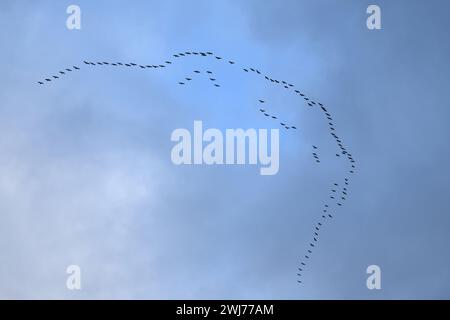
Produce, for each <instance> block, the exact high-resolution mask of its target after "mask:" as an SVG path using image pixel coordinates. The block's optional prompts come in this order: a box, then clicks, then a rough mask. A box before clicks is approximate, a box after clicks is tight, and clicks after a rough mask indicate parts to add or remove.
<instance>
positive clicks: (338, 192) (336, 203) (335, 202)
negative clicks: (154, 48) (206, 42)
mask: <svg viewBox="0 0 450 320" xmlns="http://www.w3.org/2000/svg"><path fill="white" fill-rule="evenodd" d="M188 56H199V57H206V58H212V59H214V60H215V61H217V62H218V63H220V62H222V63H223V62H225V63H226V64H228V65H230V66H233V67H237V65H236V62H235V61H233V60H228V59H224V58H222V57H220V56H217V55H215V54H214V53H212V52H209V51H207V52H196V51H186V52H180V53H177V54H174V55H173V58H174V59H175V60H181V59H182V58H186V57H188ZM175 60H174V61H175ZM83 63H84V65H86V66H111V67H115V68H120V67H125V68H138V69H163V68H166V67H169V66H170V65H172V64H173V63H174V62H173V61H169V60H166V61H165V62H164V63H162V64H136V63H134V62H128V63H124V62H105V61H97V62H92V61H83ZM240 68H241V70H242V72H244V73H246V74H254V75H255V76H258V77H261V78H262V79H264V80H265V81H267V82H269V83H271V84H273V85H275V86H281V87H282V88H284V89H286V90H291V91H292V93H294V94H295V95H297V96H298V97H300V98H301V99H302V100H303V101H304V105H305V106H308V107H312V108H316V109H317V110H319V111H321V112H322V114H323V116H324V119H325V121H326V122H327V124H328V129H329V133H330V135H331V137H332V139H333V140H334V142H335V144H336V146H337V153H336V157H345V158H346V160H347V162H348V166H349V167H348V171H347V172H346V174H345V175H344V178H343V180H342V181H338V182H334V183H333V184H332V185H331V186H330V193H329V198H327V199H326V200H325V202H324V204H323V208H322V212H321V215H320V218H318V221H317V223H316V224H315V225H314V228H313V230H312V235H311V240H310V241H309V243H308V245H307V248H306V251H305V253H304V254H303V255H302V258H301V260H300V262H299V267H298V271H297V277H298V279H297V282H298V283H300V284H301V283H302V282H303V280H302V279H303V274H304V272H305V269H306V267H307V266H308V262H309V261H310V259H311V257H312V255H313V253H314V250H315V249H316V248H317V245H318V242H319V239H320V235H321V232H322V230H323V228H324V227H325V223H326V222H327V221H328V220H330V219H332V218H333V217H334V214H335V212H336V209H337V208H338V207H342V206H343V204H344V202H345V201H346V200H347V196H348V194H349V184H350V178H349V177H350V175H352V174H354V173H355V170H356V166H355V160H354V158H353V156H352V154H351V153H350V152H349V151H348V149H347V147H346V146H345V145H344V143H343V141H342V139H341V137H340V136H339V135H338V134H337V133H336V131H337V130H336V127H335V125H334V122H333V117H332V116H331V113H330V112H329V111H328V110H327V108H326V107H325V106H324V105H323V104H322V103H320V102H317V101H314V100H313V99H311V98H310V97H308V96H307V95H306V94H305V93H303V92H302V91H300V90H299V89H296V87H295V86H294V85H293V84H291V83H289V82H286V81H284V80H279V79H276V78H274V77H271V76H270V75H268V74H264V73H262V72H261V71H260V70H258V69H256V68H254V67H244V66H242V67H240ZM80 69H81V67H79V66H75V65H74V66H72V67H71V68H66V69H63V70H61V71H59V72H58V73H57V74H55V75H52V76H49V77H47V78H45V79H43V80H41V81H38V84H39V85H44V84H45V83H46V82H52V81H56V80H58V79H60V78H61V77H63V76H67V75H68V74H69V73H71V72H73V71H78V70H80ZM199 74H204V75H205V76H206V77H208V79H209V81H210V82H211V84H212V85H213V86H214V87H216V88H220V87H221V84H219V83H218V82H217V79H216V77H215V76H214V74H213V72H212V71H210V70H206V71H203V72H202V71H200V70H194V71H193V73H192V75H190V76H186V77H185V78H184V79H183V80H181V81H178V84H179V85H181V86H184V85H186V84H187V83H189V82H191V81H193V79H194V76H195V75H199ZM257 102H258V103H259V104H260V105H264V104H265V103H266V101H265V100H263V99H258V101H257ZM259 111H260V112H261V114H263V115H264V116H265V117H266V118H267V119H271V120H276V121H278V123H279V125H280V126H282V127H283V128H284V129H286V130H290V129H293V130H297V127H296V126H293V125H290V124H287V122H286V121H281V120H280V119H279V117H278V116H275V115H273V114H272V113H269V112H268V111H267V110H266V109H265V108H260V109H259ZM311 148H312V156H313V158H314V160H315V162H316V163H317V164H319V163H321V160H320V158H319V154H318V153H319V148H318V147H317V146H316V145H312V146H311Z"/></svg>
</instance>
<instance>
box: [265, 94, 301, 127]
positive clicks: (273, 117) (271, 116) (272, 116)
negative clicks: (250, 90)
mask: <svg viewBox="0 0 450 320" xmlns="http://www.w3.org/2000/svg"><path fill="white" fill-rule="evenodd" d="M258 101H259V103H265V101H264V100H261V99H258ZM259 112H261V113H262V114H263V115H264V116H265V117H267V118H270V119H273V120H278V117H277V116H274V115H273V114H270V113H269V112H268V111H266V109H259ZM280 125H281V126H283V127H284V128H285V129H286V130H289V129H294V130H297V127H296V126H292V125H287V124H286V123H285V122H280Z"/></svg>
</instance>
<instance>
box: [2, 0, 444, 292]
mask: <svg viewBox="0 0 450 320" xmlns="http://www.w3.org/2000/svg"><path fill="white" fill-rule="evenodd" d="M375 3H376V4H378V5H379V6H380V7H381V13H382V30H377V31H370V30H368V29H367V28H366V18H367V14H366V8H367V6H368V5H370V4H375ZM70 4H77V5H79V6H80V7H81V10H82V29H81V30H72V31H71V30H68V29H67V28H66V25H65V24H66V18H67V14H66V8H67V6H69V5H70ZM448 12H449V4H448V3H447V2H446V1H437V0H434V1H419V0H417V1H395V2H394V1H376V2H373V1H370V2H369V1H356V0H355V1H345V2H343V1H337V0H336V1H331V0H320V1H294V0H289V1H256V0H253V1H252V0H245V1H237V0H236V1H231V0H230V1H214V2H213V1H190V2H186V1H132V2H125V1H114V2H111V1H95V3H94V2H92V1H77V2H68V1H59V2H58V3H56V2H55V1H33V2H26V1H8V0H7V1H2V3H1V4H0V21H1V22H0V23H1V28H0V37H1V40H2V50H1V51H0V61H2V62H1V63H2V68H1V69H2V77H1V79H0V84H1V86H2V90H1V91H0V164H1V165H0V244H1V250H0V252H1V253H0V256H1V260H2V263H1V264H0V297H2V298H9V299H10V298H31V299H34V298H64V299H80V298H87V299H99V298H113V299H118V298H124V299H131V298H137V299H145V298H149V299H174V298H178V299H188V298H191V299H197V298H212V299H213V298H233V299H270V298H272V299H317V298H319V299H347V298H359V299H381V298H386V299H393V298H397V299H413V298H425V299H430V298H438V299H441V298H450V296H449V292H450V290H449V288H450V284H449V283H450V271H449V269H448V264H449V262H450V255H449V253H448V252H449V251H448V249H447V246H448V243H449V242H450V235H449V233H448V228H449V226H450V217H449V214H448V213H449V212H450V208H449V203H448V193H449V191H450V190H449V183H450V181H449V176H450V175H449V174H450V172H449V169H448V166H447V163H449V160H450V159H449V157H450V153H449V147H448V146H449V144H448V137H449V129H448V123H447V121H448V118H449V111H448V105H449V97H448V95H447V94H446V93H447V90H448V84H449V83H450V82H449V71H450V70H449V68H450V65H449V63H448V57H449V56H450V42H449V40H448V35H447V33H448V30H449V27H450V25H449V24H450V22H449V19H448ZM180 51H181V52H184V51H212V52H214V53H217V54H218V55H220V56H223V57H227V58H229V59H233V60H234V61H236V66H235V68H234V69H233V68H230V66H228V65H226V64H217V63H216V62H215V61H210V60H205V59H201V58H198V59H196V58H189V59H190V60H189V59H188V60H186V61H187V62H186V63H184V62H183V63H176V64H174V65H173V66H172V67H171V68H166V69H167V70H157V69H149V70H147V69H145V70H139V69H137V70H136V69H126V68H121V69H117V70H115V69H113V68H112V67H99V66H96V67H86V66H84V65H83V63H82V61H83V60H89V61H91V60H92V61H122V62H136V63H142V64H159V63H162V62H164V61H165V60H167V59H169V58H170V59H172V60H173V58H172V54H174V53H177V52H180ZM73 65H78V66H79V67H81V70H80V71H79V72H77V73H73V74H71V75H70V76H67V77H62V78H61V79H60V81H53V82H52V83H51V84H50V85H45V86H40V85H38V84H37V81H39V80H41V79H43V78H45V77H48V76H51V75H53V74H55V73H57V72H58V71H59V70H61V69H63V68H68V67H71V66H73ZM240 66H254V67H257V68H258V69H259V70H262V71H264V72H265V73H267V74H270V75H273V77H275V78H277V79H284V80H286V81H288V82H290V83H293V84H295V86H296V87H298V88H301V90H302V91H303V92H306V93H307V94H308V96H310V97H313V98H314V99H315V100H317V101H321V102H322V103H324V104H325V105H326V106H327V108H328V110H330V112H331V113H332V114H333V119H334V122H335V123H336V127H337V128H338V130H339V135H340V136H341V137H342V138H343V140H344V141H345V144H346V146H348V148H349V149H350V150H351V151H352V154H353V155H354V157H355V158H356V159H357V164H358V171H357V173H356V174H355V176H354V177H352V181H351V192H350V195H349V197H348V199H347V200H346V203H345V206H344V207H342V208H340V210H339V212H337V213H336V217H335V218H334V219H333V221H332V222H331V223H329V224H327V225H326V227H325V229H324V231H323V233H321V238H320V245H319V246H318V247H317V249H316V250H315V251H314V256H313V257H312V259H311V261H310V262H309V264H308V268H307V270H305V273H304V283H303V284H302V285H301V286H299V285H298V284H297V282H296V280H297V277H296V272H297V271H296V270H297V267H298V265H299V263H300V261H301V257H302V256H303V255H304V251H305V249H307V244H308V242H309V241H310V239H311V231H312V229H313V227H314V225H315V223H316V221H317V219H318V217H320V214H321V209H322V205H323V202H324V199H326V198H327V196H328V192H329V185H330V182H333V181H335V180H336V179H342V172H343V171H342V170H343V168H344V166H343V164H342V163H341V162H340V161H338V160H336V159H335V158H334V153H335V150H334V149H333V146H332V141H331V138H330V136H329V134H328V132H327V128H326V126H324V125H323V119H322V118H321V117H320V113H319V112H313V111H311V109H308V108H306V107H305V104H304V102H303V101H302V100H301V99H299V97H298V96H295V95H292V94H287V93H286V91H283V90H281V89H280V88H274V87H273V86H272V85H268V84H267V83H266V82H264V81H261V80H258V79H257V78H255V77H247V76H245V74H243V73H242V71H241V70H240ZM194 69H201V70H207V69H212V70H213V71H214V73H215V74H217V79H218V80H219V79H220V81H221V84H222V87H221V88H220V89H219V90H216V89H217V88H214V87H212V86H211V85H210V84H209V82H208V81H207V80H204V81H202V80H200V81H196V82H194V81H193V82H192V84H191V85H189V86H185V87H182V86H179V85H178V84H177V83H178V81H180V79H183V78H184V77H186V76H187V75H188V74H190V73H192V71H193V70H194ZM258 98H264V99H265V100H267V101H270V103H272V104H273V108H275V110H276V112H277V114H279V115H280V116H282V117H284V118H286V119H287V120H288V121H290V122H291V123H293V124H295V125H297V127H298V128H299V130H298V132H295V133H294V132H286V131H285V130H284V131H283V130H281V131H280V171H279V173H278V174H277V175H275V176H260V175H259V170H258V169H257V168H256V167H254V166H174V165H173V164H172V162H171V160H170V150H171V148H172V146H173V143H172V142H171V141H170V134H171V132H172V131H173V130H174V129H176V128H189V129H191V128H192V125H193V121H194V120H202V121H203V123H204V126H206V127H212V128H220V129H225V128H267V129H270V128H278V126H277V123H275V122H268V121H267V119H265V118H264V117H262V115H261V114H260V113H259V112H258V108H259V107H260V106H259V105H258V104H257V102H256V101H257V99H258ZM312 144H317V145H320V146H321V150H324V153H323V161H322V163H321V165H320V166H318V165H317V164H316V163H315V162H314V161H313V158H312V156H311V145H312ZM322 148H323V149H322ZM71 264H77V265H79V266H80V267H81V270H82V290H80V291H70V290H67V288H66V286H65V283H66V278H67V274H66V273H65V270H66V267H67V266H68V265H71ZM372 264H376V265H379V266H380V267H381V270H382V289H381V290H368V289H367V287H366V278H367V274H366V268H367V266H369V265H372Z"/></svg>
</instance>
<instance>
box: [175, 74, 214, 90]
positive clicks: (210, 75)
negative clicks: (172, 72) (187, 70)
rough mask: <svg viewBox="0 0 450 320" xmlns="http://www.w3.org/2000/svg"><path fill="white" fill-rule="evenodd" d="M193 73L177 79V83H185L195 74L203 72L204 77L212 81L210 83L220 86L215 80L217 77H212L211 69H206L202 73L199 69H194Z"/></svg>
mask: <svg viewBox="0 0 450 320" xmlns="http://www.w3.org/2000/svg"><path fill="white" fill-rule="evenodd" d="M193 73H194V75H191V76H187V77H185V78H184V79H183V80H181V81H178V84H179V85H185V84H186V83H187V82H186V81H192V80H193V78H194V76H195V75H197V74H203V75H204V76H205V77H207V78H208V79H209V81H210V82H211V83H212V85H213V86H214V87H216V88H219V87H220V84H218V83H216V80H217V79H216V78H213V73H212V71H209V70H206V71H205V72H204V73H202V72H201V71H199V70H194V71H193Z"/></svg>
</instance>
